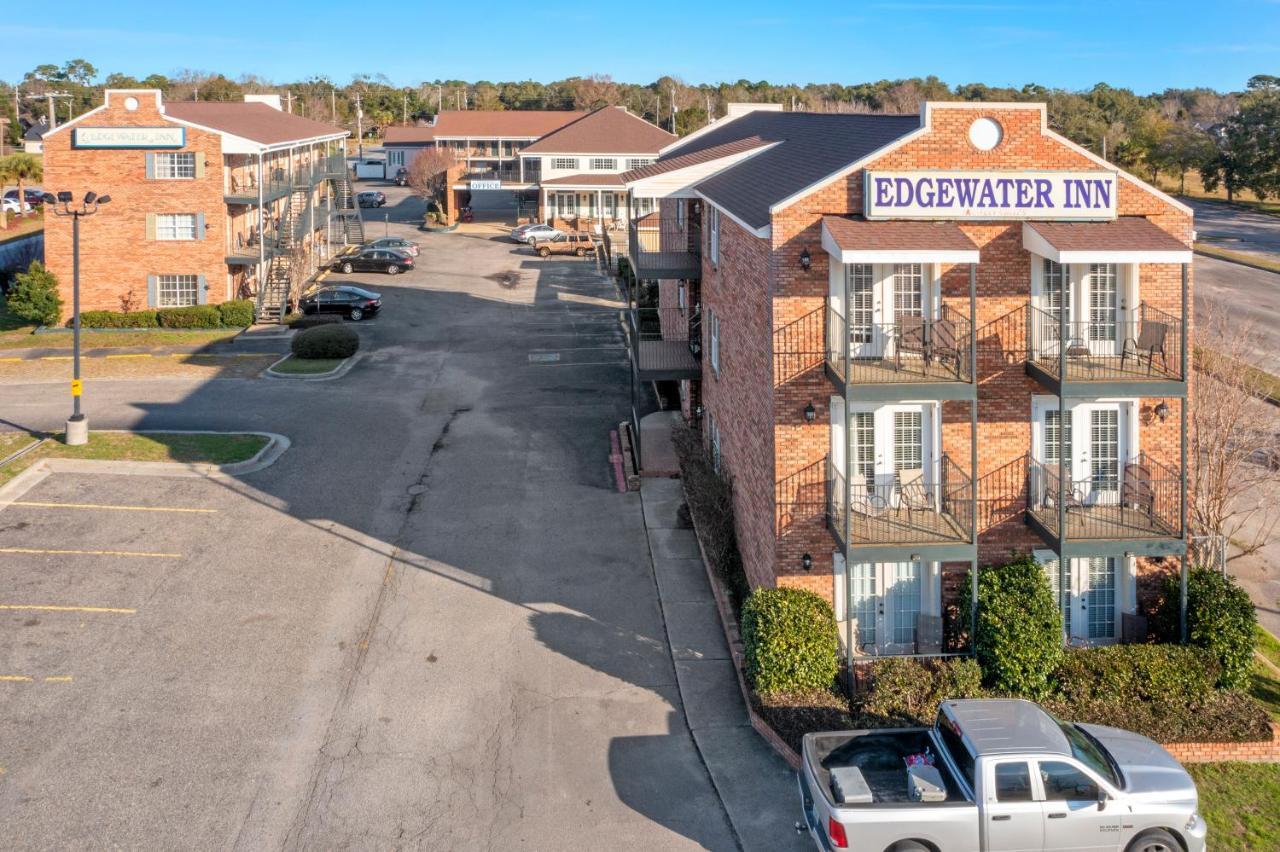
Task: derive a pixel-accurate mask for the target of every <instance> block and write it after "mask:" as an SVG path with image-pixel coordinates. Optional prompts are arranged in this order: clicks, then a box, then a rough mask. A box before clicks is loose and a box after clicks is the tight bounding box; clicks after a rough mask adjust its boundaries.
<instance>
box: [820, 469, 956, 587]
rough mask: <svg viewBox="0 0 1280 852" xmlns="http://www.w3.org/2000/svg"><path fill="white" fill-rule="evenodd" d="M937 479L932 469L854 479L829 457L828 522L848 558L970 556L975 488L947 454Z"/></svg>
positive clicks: (946, 557)
mask: <svg viewBox="0 0 1280 852" xmlns="http://www.w3.org/2000/svg"><path fill="white" fill-rule="evenodd" d="M935 476H936V481H930V473H929V472H922V471H898V472H897V473H895V474H892V475H891V476H888V477H879V476H876V477H856V478H855V481H854V482H853V483H852V484H851V485H850V484H849V483H848V480H847V479H846V477H845V474H844V472H843V471H841V470H839V469H837V468H836V466H835V465H833V464H832V463H831V461H830V458H828V460H827V512H826V514H827V525H828V527H830V529H831V531H832V532H833V533H834V534H835V536H836V538H837V539H838V540H839V541H840V543H841V545H843V547H844V549H845V551H846V552H847V553H848V556H849V559H850V560H855V559H856V560H857V561H859V562H891V561H899V560H905V559H908V558H909V559H912V560H914V559H928V560H943V559H970V558H972V556H973V544H974V542H973V509H974V499H973V498H974V486H973V480H972V478H970V477H969V476H968V475H967V474H966V473H965V472H964V470H963V469H962V468H961V467H960V465H958V464H956V463H955V462H954V461H952V459H951V458H950V456H947V455H943V456H942V458H941V460H940V461H939V463H938V465H937V473H936V475H935Z"/></svg>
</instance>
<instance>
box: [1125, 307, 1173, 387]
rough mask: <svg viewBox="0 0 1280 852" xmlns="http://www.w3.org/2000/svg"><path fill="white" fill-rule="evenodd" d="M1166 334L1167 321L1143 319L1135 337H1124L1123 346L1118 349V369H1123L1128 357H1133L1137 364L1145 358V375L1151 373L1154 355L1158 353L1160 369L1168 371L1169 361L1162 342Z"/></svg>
mask: <svg viewBox="0 0 1280 852" xmlns="http://www.w3.org/2000/svg"><path fill="white" fill-rule="evenodd" d="M1168 336H1169V326H1168V324H1167V323H1163V322H1149V321H1146V320H1144V321H1143V322H1142V328H1141V330H1140V331H1139V332H1138V336H1137V338H1133V337H1127V338H1125V341H1124V348H1123V349H1121V350H1120V369H1122V370H1123V369H1124V365H1125V362H1126V361H1127V360H1128V359H1129V358H1133V360H1134V361H1135V362H1137V363H1138V364H1139V365H1141V364H1142V362H1143V361H1144V360H1145V361H1146V362H1147V375H1151V373H1152V372H1153V371H1154V370H1155V360H1156V355H1159V356H1160V369H1161V370H1163V371H1164V372H1166V373H1167V372H1168V371H1169V361H1168V356H1167V355H1166V353H1165V351H1164V342H1165V340H1166V339H1167V338H1168Z"/></svg>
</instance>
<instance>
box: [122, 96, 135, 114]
mask: <svg viewBox="0 0 1280 852" xmlns="http://www.w3.org/2000/svg"><path fill="white" fill-rule="evenodd" d="M124 108H125V109H127V110H129V111H130V112H132V111H133V110H135V109H137V108H138V99H137V98H135V97H132V96H131V97H127V98H125V99H124Z"/></svg>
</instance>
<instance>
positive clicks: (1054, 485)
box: [1042, 463, 1085, 515]
mask: <svg viewBox="0 0 1280 852" xmlns="http://www.w3.org/2000/svg"><path fill="white" fill-rule="evenodd" d="M1056 468H1057V464H1056V463H1046V464H1045V465H1044V498H1043V500H1042V502H1043V503H1044V506H1045V508H1047V509H1056V508H1057V507H1058V472H1057V470H1056ZM1083 494H1084V492H1083V490H1082V489H1081V487H1080V483H1078V482H1075V481H1073V480H1070V479H1069V480H1067V487H1066V489H1065V490H1064V491H1063V494H1062V502H1063V503H1064V504H1065V505H1066V507H1067V515H1070V514H1071V512H1072V511H1073V510H1079V511H1084V508H1085V505H1084V496H1083Z"/></svg>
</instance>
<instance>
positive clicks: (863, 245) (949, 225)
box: [822, 216, 978, 263]
mask: <svg viewBox="0 0 1280 852" xmlns="http://www.w3.org/2000/svg"><path fill="white" fill-rule="evenodd" d="M822 247H823V248H824V249H826V251H827V254H829V255H831V256H832V257H833V258H835V259H836V260H838V261H839V262H841V263H977V262H978V247H977V246H976V245H974V244H973V241H972V240H970V239H969V238H968V237H967V236H966V235H965V233H964V231H961V230H960V228H959V227H957V226H956V224H955V223H953V222H907V221H898V222H895V221H888V222H868V221H867V220H866V219H846V218H844V217H843V216H825V217H823V219H822Z"/></svg>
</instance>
